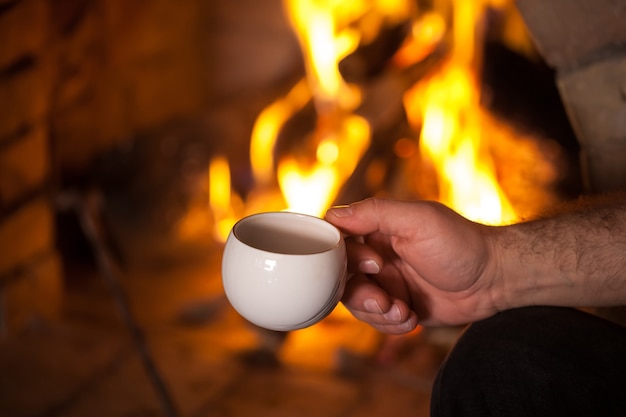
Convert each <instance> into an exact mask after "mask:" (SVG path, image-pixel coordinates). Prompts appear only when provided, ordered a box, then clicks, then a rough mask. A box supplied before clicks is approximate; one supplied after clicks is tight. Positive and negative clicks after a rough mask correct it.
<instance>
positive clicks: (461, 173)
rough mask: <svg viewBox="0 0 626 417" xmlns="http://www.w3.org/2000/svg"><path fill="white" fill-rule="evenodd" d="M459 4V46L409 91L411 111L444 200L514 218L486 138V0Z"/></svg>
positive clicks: (484, 215) (476, 214) (480, 215)
mask: <svg viewBox="0 0 626 417" xmlns="http://www.w3.org/2000/svg"><path fill="white" fill-rule="evenodd" d="M454 7H455V9H454V21H453V28H452V30H453V42H454V47H453V50H452V52H451V54H450V57H449V59H448V60H447V61H446V62H445V63H444V65H443V68H441V70H440V71H439V72H438V73H437V74H435V75H434V76H432V77H430V78H428V79H427V80H422V81H421V82H420V83H418V84H416V85H415V86H414V87H413V88H411V89H410V90H408V91H407V92H406V94H405V97H404V103H405V108H406V110H407V117H408V118H409V120H410V122H411V123H412V125H414V126H416V127H417V126H420V125H421V133H420V143H419V145H420V150H421V153H422V155H423V157H424V158H426V159H427V160H428V161H430V162H431V163H432V164H433V165H434V167H435V170H436V172H437V175H438V181H439V200H441V201H442V202H444V203H445V204H447V205H449V206H450V207H452V208H454V209H455V210H457V211H458V212H460V213H461V214H463V215H465V216H466V217H468V218H470V219H472V220H475V221H481V222H484V223H490V224H499V223H507V222H511V221H513V220H515V218H516V216H515V213H514V212H513V209H512V207H511V205H510V203H509V202H508V200H507V198H506V196H505V194H504V193H503V191H502V190H501V188H500V186H499V183H498V180H497V176H496V173H495V169H494V164H493V161H492V160H491V156H490V154H489V152H488V149H486V145H485V144H484V143H483V142H482V141H481V123H482V121H481V119H482V117H481V108H480V102H479V101H480V97H479V88H478V82H477V80H476V73H477V70H476V62H477V55H478V51H477V48H476V46H477V44H478V43H477V41H476V32H477V28H476V26H477V22H479V21H480V16H481V13H482V10H483V9H482V5H481V4H480V2H468V1H463V0H457V1H455V2H454Z"/></svg>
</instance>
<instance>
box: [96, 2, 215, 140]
mask: <svg viewBox="0 0 626 417" xmlns="http://www.w3.org/2000/svg"><path fill="white" fill-rule="evenodd" d="M106 8H107V27H110V28H115V30H111V31H110V32H109V33H108V34H107V42H108V44H107V50H108V52H109V58H110V65H111V68H110V69H111V74H112V76H113V77H115V78H116V79H117V80H118V81H119V83H121V87H122V88H123V92H124V94H125V96H124V97H126V98H127V99H128V102H127V103H126V105H127V108H128V109H130V111H129V112H128V117H129V118H130V120H131V122H132V124H133V126H134V127H135V128H139V129H143V128H147V127H152V126H154V125H155V124H156V125H158V124H161V123H163V122H166V121H168V120H170V119H173V118H175V117H178V116H182V115H186V114H190V113H196V112H198V111H199V110H200V108H201V107H202V106H203V104H204V100H205V94H206V89H205V86H204V83H205V82H206V73H205V71H204V70H203V68H204V65H205V62H204V61H205V60H209V59H211V57H210V56H206V55H204V54H203V51H202V50H201V48H200V42H201V39H200V29H201V23H202V22H201V19H200V15H201V14H200V12H199V6H198V3H197V2H195V1H180V2H177V3H176V5H175V7H174V4H173V3H171V2H168V1H162V0H161V1H154V2H141V3H140V2H133V3H130V2H125V3H122V2H107V3H106Z"/></svg>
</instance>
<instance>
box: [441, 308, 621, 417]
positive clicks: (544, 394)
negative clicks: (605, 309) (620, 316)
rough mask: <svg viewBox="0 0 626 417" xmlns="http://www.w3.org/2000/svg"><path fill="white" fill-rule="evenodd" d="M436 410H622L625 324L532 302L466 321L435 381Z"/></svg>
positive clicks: (571, 413) (458, 414)
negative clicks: (519, 307)
mask: <svg viewBox="0 0 626 417" xmlns="http://www.w3.org/2000/svg"><path fill="white" fill-rule="evenodd" d="M431 413H432V415H433V416H436V417H439V416H446V417H448V416H450V417H452V416H453V417H463V416H477V417H478V416H480V417H490V416H494V417H495V416H498V417H518V416H550V417H553V416H567V417H575V416H593V417H602V416H615V417H617V416H620V417H624V416H626V328H624V327H621V326H619V325H617V324H614V323H611V322H609V321H607V320H604V319H601V318H598V317H596V316H593V315H590V314H586V313H583V312H581V311H578V310H574V309H568V308H555V307H529V308H521V309H517V310H511V311H507V312H503V313H500V314H498V315H496V316H494V317H491V318H489V319H486V320H483V321H481V322H477V323H474V324H472V325H470V326H469V327H468V328H467V329H466V330H465V332H464V333H463V334H462V336H461V337H460V338H459V340H458V342H457V344H456V346H455V347H454V348H453V349H452V351H451V352H450V354H449V356H448V358H447V359H446V361H445V363H444V365H443V366H442V368H441V370H440V371H439V375H438V376H437V379H436V381H435V385H434V387H433V395H432V400H431Z"/></svg>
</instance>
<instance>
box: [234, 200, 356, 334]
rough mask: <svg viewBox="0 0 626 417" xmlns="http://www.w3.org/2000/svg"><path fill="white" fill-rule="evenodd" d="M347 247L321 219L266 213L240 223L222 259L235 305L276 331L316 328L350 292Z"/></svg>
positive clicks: (251, 320)
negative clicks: (347, 285) (347, 282)
mask: <svg viewBox="0 0 626 417" xmlns="http://www.w3.org/2000/svg"><path fill="white" fill-rule="evenodd" d="M346 265H347V257H346V247H345V242H344V240H343V237H342V235H341V233H340V232H339V230H338V229H337V228H336V227H334V226H333V225H331V224H330V223H328V222H326V221H325V220H322V219H320V218H318V217H313V216H309V215H305V214H299V213H291V212H266V213H259V214H253V215H251V216H248V217H245V218H243V219H241V220H240V221H239V222H237V223H236V224H235V226H234V227H233V229H232V230H231V232H230V234H229V236H228V239H227V240H226V246H225V247H224V254H223V257H222V282H223V285H224V290H225V293H226V297H227V298H228V300H229V301H230V303H231V305H232V306H233V307H234V308H235V310H237V312H238V313H239V314H241V315H242V316H243V317H244V318H245V319H247V320H248V321H250V322H252V323H254V324H256V325H257V326H260V327H264V328H267V329H271V330H280V331H288V330H296V329H301V328H304V327H308V326H311V325H312V324H315V323H317V322H319V321H320V320H322V319H323V318H325V317H326V316H327V315H328V314H330V313H331V312H332V310H333V309H334V308H335V306H336V305H337V303H338V302H339V300H340V299H341V296H342V295H343V290H344V287H345V283H346V279H347V273H346Z"/></svg>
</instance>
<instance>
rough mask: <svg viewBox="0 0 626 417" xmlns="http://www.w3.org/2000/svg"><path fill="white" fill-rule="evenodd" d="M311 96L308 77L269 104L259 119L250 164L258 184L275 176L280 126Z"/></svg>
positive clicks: (254, 133) (252, 139) (252, 144)
mask: <svg viewBox="0 0 626 417" xmlns="http://www.w3.org/2000/svg"><path fill="white" fill-rule="evenodd" d="M310 99H311V94H310V92H309V88H308V86H307V83H306V80H302V81H300V82H299V83H297V84H296V85H295V86H294V87H293V88H292V89H291V91H290V92H289V93H288V94H287V96H285V97H284V98H281V99H279V100H277V101H275V102H274V103H272V104H271V105H270V106H268V107H266V108H265V109H264V110H263V111H262V112H261V114H260V115H259V117H258V118H257V120H256V122H255V123H254V126H253V128H252V135H251V138H250V164H251V166H252V173H253V174H254V178H255V180H256V181H257V183H258V184H267V183H269V182H270V181H271V180H272V179H273V178H274V157H273V151H274V145H275V144H276V140H277V139H278V134H279V133H280V129H281V127H282V126H283V125H284V124H285V121H286V120H288V119H289V117H291V116H293V114H294V113H295V112H297V111H298V110H300V109H301V108H302V107H304V105H305V104H306V103H307V102H308V101H309V100H310Z"/></svg>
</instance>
